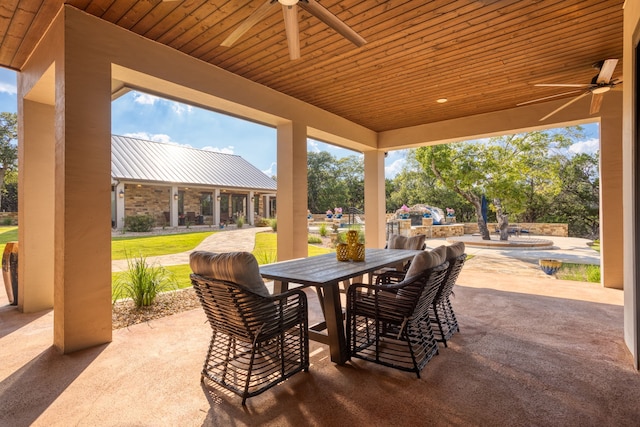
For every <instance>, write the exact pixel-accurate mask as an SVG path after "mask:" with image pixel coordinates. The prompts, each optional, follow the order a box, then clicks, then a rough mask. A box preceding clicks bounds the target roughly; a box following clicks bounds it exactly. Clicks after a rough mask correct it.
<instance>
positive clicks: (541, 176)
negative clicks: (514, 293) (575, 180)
mask: <svg viewBox="0 0 640 427" xmlns="http://www.w3.org/2000/svg"><path fill="white" fill-rule="evenodd" d="M580 135H581V129H580V128H579V127H573V128H567V129H566V130H565V131H563V132H546V131H534V132H528V133H523V134H515V135H506V136H501V137H496V138H491V139H489V140H488V141H485V142H461V143H455V144H443V145H436V146H429V147H420V148H418V149H417V150H416V159H417V161H418V163H419V164H420V166H421V168H422V171H423V172H424V173H425V174H433V176H435V177H436V178H437V179H438V181H439V182H440V183H441V184H442V185H443V186H444V187H446V188H448V189H449V190H452V191H454V192H456V193H457V194H459V195H460V196H461V197H462V198H463V199H464V200H466V201H467V202H468V203H470V204H471V205H472V206H473V207H474V209H475V213H476V217H477V221H478V227H479V229H480V233H481V234H482V237H483V238H484V239H489V238H490V233H489V230H488V228H487V226H486V223H485V221H484V219H483V217H482V210H481V200H482V196H483V195H484V196H486V198H487V199H489V200H491V201H492V203H491V207H492V209H493V211H494V212H495V213H496V218H497V221H498V226H499V228H500V231H501V238H502V239H506V238H508V234H507V226H508V217H509V215H511V216H512V217H513V218H515V217H517V216H519V215H521V214H522V213H524V212H525V211H526V210H527V207H528V204H527V201H528V200H531V199H532V198H534V197H535V195H536V194H539V193H542V192H547V193H549V192H550V193H551V194H553V193H554V192H555V193H558V192H559V190H560V181H559V175H558V171H559V168H560V165H561V160H562V159H563V158H564V156H563V155H562V154H561V152H562V150H563V149H566V148H567V147H569V146H570V145H571V144H572V143H573V141H574V138H576V137H577V136H580Z"/></svg>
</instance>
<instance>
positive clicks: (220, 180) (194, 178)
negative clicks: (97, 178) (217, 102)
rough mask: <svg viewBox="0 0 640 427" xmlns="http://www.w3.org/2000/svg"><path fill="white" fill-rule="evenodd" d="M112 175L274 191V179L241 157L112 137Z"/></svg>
mask: <svg viewBox="0 0 640 427" xmlns="http://www.w3.org/2000/svg"><path fill="white" fill-rule="evenodd" d="M111 176H112V178H113V179H116V180H121V181H126V180H136V181H150V182H157V183H172V184H183V185H207V186H214V187H232V188H246V189H250V190H266V191H276V187H277V185H276V181H274V180H273V179H272V178H270V177H268V176H267V175H265V174H264V172H262V171H261V170H260V169H258V168H256V167H255V166H253V165H252V164H251V163H249V162H248V161H246V160H245V159H243V158H242V157H240V156H238V155H234V154H224V153H217V152H215V151H205V150H198V149H195V148H189V147H184V146H180V145H174V144H167V143H161V142H154V141H146V140H143V139H137V138H130V137H125V136H118V135H112V136H111Z"/></svg>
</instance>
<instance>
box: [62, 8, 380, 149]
mask: <svg viewBox="0 0 640 427" xmlns="http://www.w3.org/2000/svg"><path fill="white" fill-rule="evenodd" d="M64 8H65V9H64V10H65V22H66V31H68V32H69V33H70V34H82V36H83V37H84V38H85V39H86V40H91V46H90V49H91V50H95V51H100V53H101V55H103V58H104V59H105V61H108V62H110V63H112V64H113V66H112V78H113V79H115V80H116V81H118V82H120V83H123V84H124V86H126V87H130V88H134V89H138V90H142V91H145V92H149V93H152V94H157V95H159V96H163V97H167V98H170V99H174V100H178V101H181V102H185V103H188V104H192V105H195V106H199V107H202V108H206V109H210V110H213V111H219V112H224V113H227V114H230V115H233V116H237V117H241V118H244V119H247V120H250V121H255V122H259V123H263V124H266V125H269V126H273V127H277V126H279V125H282V124H286V123H287V122H292V121H293V122H304V123H307V125H308V126H309V127H310V128H313V129H317V130H319V131H322V132H324V136H325V137H326V138H324V139H329V140H330V141H329V142H333V140H334V138H335V141H341V145H344V143H345V141H349V144H351V143H356V144H362V145H364V146H365V147H369V148H375V144H376V138H375V132H373V131H371V130H369V129H367V128H365V127H363V126H360V125H358V124H356V123H353V122H351V121H349V120H347V119H344V118H342V117H340V116H338V115H336V114H332V113H330V112H328V111H326V110H323V109H321V108H318V107H315V106H313V105H311V104H308V103H306V102H303V101H300V100H298V99H296V98H293V97H291V96H288V95H285V94H283V93H280V92H278V91H276V90H274V89H271V88H269V87H267V86H264V85H261V84H258V83H255V82H252V81H250V80H248V79H245V78H243V77H241V76H238V75H236V74H233V73H231V72H228V71H226V70H223V69H221V68H219V67H216V66H213V65H211V64H208V63H206V62H203V61H200V60H198V59H195V58H193V57H190V56H188V55H185V54H183V53H182V52H179V51H177V50H175V49H172V48H170V47H167V46H165V45H162V44H160V43H156V42H153V41H151V40H148V39H145V38H144V37H141V36H139V35H137V34H134V33H132V32H130V31H127V30H125V29H123V28H120V27H118V26H116V25H113V24H111V23H108V22H106V21H103V20H101V19H98V18H96V17H94V16H91V15H89V14H87V13H85V12H82V11H80V10H78V9H76V8H74V7H72V6H69V5H65V6H64ZM123 46H126V49H123ZM141 59H143V60H141ZM120 83H118V84H116V85H114V86H115V87H119V88H120V87H121V86H122V85H121V84H120Z"/></svg>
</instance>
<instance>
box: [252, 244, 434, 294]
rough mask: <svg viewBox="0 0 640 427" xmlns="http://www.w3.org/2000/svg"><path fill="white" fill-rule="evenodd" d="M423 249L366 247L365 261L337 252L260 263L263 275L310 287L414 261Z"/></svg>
mask: <svg viewBox="0 0 640 427" xmlns="http://www.w3.org/2000/svg"><path fill="white" fill-rule="evenodd" d="M420 252H422V251H417V250H406V249H366V250H365V260H364V261H363V262H352V261H347V262H345V261H338V260H337V258H336V254H335V253H330V254H325V255H318V256H313V257H308V258H299V259H294V260H290V261H282V262H276V263H273V264H266V265H262V266H260V274H261V275H262V277H264V278H266V279H271V280H279V281H283V282H290V283H297V284H300V285H306V286H323V285H326V284H331V283H336V282H340V281H342V280H346V279H350V278H352V277H356V276H360V275H362V274H365V273H369V272H371V271H375V270H378V269H380V268H382V267H385V266H388V265H393V264H396V263H399V262H402V261H406V260H410V259H412V258H413V257H414V256H415V255H417V254H419V253H420Z"/></svg>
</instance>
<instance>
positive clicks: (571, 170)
mask: <svg viewBox="0 0 640 427" xmlns="http://www.w3.org/2000/svg"><path fill="white" fill-rule="evenodd" d="M598 164H599V155H598V153H596V154H585V153H583V154H577V155H575V156H573V157H571V158H568V159H565V161H564V162H563V164H562V167H561V168H560V171H559V177H560V181H561V182H562V185H561V189H560V192H559V194H558V195H557V196H556V197H555V198H554V200H553V203H551V204H550V206H549V209H548V210H547V212H546V214H545V215H544V216H543V218H542V219H543V220H546V221H550V222H566V223H568V224H569V235H570V236H580V237H586V238H590V239H595V238H597V237H598V235H599V227H600V205H599V204H600V179H599V169H598Z"/></svg>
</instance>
